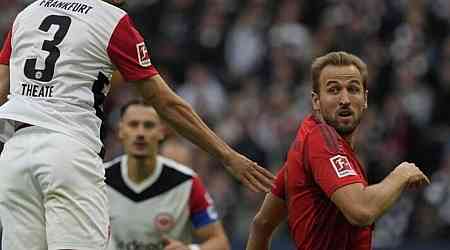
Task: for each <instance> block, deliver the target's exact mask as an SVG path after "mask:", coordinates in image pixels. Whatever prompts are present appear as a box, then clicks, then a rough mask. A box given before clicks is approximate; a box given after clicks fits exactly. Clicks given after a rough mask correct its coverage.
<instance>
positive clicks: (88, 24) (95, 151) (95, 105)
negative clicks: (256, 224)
mask: <svg viewBox="0 0 450 250" xmlns="http://www.w3.org/2000/svg"><path fill="white" fill-rule="evenodd" d="M118 2H123V1H120V0H119V1H118ZM114 70H118V71H120V73H121V74H122V76H123V77H124V78H125V80H127V81H128V82H130V83H131V84H133V85H135V86H136V87H137V88H138V90H139V92H140V93H141V94H142V96H143V98H144V100H145V101H146V102H147V103H150V104H152V105H153V106H154V107H155V109H156V111H157V112H158V113H159V115H160V117H161V118H162V119H163V120H165V121H167V122H168V123H169V124H170V125H171V126H172V127H174V128H175V129H176V130H177V131H178V132H179V133H180V134H182V135H184V136H185V137H187V138H188V139H190V140H191V141H192V142H194V143H195V144H197V145H198V146H200V147H201V148H202V149H204V150H206V151H207V152H209V153H210V154H211V155H213V156H215V157H217V158H218V159H219V160H220V161H221V162H222V163H223V165H224V166H226V167H227V169H228V170H230V172H231V173H232V174H233V175H234V176H235V177H237V178H238V179H239V180H241V182H242V183H243V184H244V185H246V186H247V187H249V188H250V189H252V190H254V191H268V190H269V189H270V187H271V185H272V180H273V178H274V177H273V175H272V174H270V173H269V172H268V171H266V170H265V169H263V168H261V167H259V166H258V165H257V164H256V163H254V162H252V161H251V160H249V159H247V158H246V157H244V156H242V155H240V154H239V153H237V152H236V151H234V150H233V149H231V148H230V147H229V146H228V145H227V144H226V143H224V142H223V141H222V140H221V139H219V138H218V137H217V136H216V135H215V134H214V133H213V132H212V131H211V130H210V129H209V128H208V127H207V126H206V125H205V124H204V123H203V121H202V120H201V119H200V118H199V117H198V115H196V113H195V112H194V111H193V110H192V108H191V107H190V106H189V105H188V104H186V102H185V101H184V100H182V99H181V98H180V97H178V96H177V95H176V94H174V92H173V91H172V90H171V89H170V88H169V87H168V86H167V84H166V83H165V81H164V80H163V79H162V78H161V77H160V76H159V74H158V72H157V70H156V69H155V67H154V66H153V65H152V64H151V62H150V56H149V51H148V50H147V48H146V46H145V44H144V40H143V38H142V36H141V35H140V34H139V32H138V31H137V30H136V29H135V28H134V26H133V23H132V21H131V20H130V18H129V16H128V15H127V13H126V12H125V11H123V10H121V9H120V8H118V7H116V6H114V5H112V4H110V3H108V2H106V1H101V0H37V1H35V2H33V3H31V4H30V5H29V6H27V7H26V8H25V9H24V10H23V11H21V12H20V13H19V14H18V15H17V17H16V18H15V20H14V22H13V25H12V27H11V31H10V32H9V33H8V35H7V38H6V40H5V42H4V45H3V48H2V50H1V52H0V103H3V105H2V106H1V107H0V134H1V139H2V140H3V141H6V143H5V146H4V149H3V151H2V153H1V156H0V167H1V171H0V218H1V221H2V224H3V239H2V244H3V249H6V250H44V249H50V250H57V249H58V250H60V249H72V250H91V249H92V250H99V249H105V247H106V245H107V241H108V228H109V216H108V213H107V207H108V205H107V197H106V186H105V183H104V167H103V162H102V159H101V156H100V155H102V151H103V150H102V142H101V137H102V134H103V133H102V129H101V125H102V119H103V118H104V117H103V116H104V115H103V109H102V105H103V101H104V99H105V96H106V94H107V93H108V89H109V87H110V85H109V79H110V77H111V74H112V72H113V71H114Z"/></svg>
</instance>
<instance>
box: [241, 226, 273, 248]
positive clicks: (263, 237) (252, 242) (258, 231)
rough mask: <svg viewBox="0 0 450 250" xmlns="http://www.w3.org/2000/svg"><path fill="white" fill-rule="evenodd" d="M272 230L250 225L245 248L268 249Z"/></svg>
mask: <svg viewBox="0 0 450 250" xmlns="http://www.w3.org/2000/svg"><path fill="white" fill-rule="evenodd" d="M272 232H273V231H272V230H267V229H264V228H263V227H257V226H255V225H252V228H251V230H250V234H249V236H248V241H247V248H246V250H268V249H269V246H270V241H271V239H272Z"/></svg>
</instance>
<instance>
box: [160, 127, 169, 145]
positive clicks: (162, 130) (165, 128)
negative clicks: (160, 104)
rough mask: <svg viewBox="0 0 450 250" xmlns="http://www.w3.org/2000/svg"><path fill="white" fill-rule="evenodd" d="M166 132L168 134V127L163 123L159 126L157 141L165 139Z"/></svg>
mask: <svg viewBox="0 0 450 250" xmlns="http://www.w3.org/2000/svg"><path fill="white" fill-rule="evenodd" d="M168 134H169V129H168V128H167V127H166V126H165V125H161V126H160V127H159V132H158V142H161V141H163V140H164V139H166V137H167V135H168Z"/></svg>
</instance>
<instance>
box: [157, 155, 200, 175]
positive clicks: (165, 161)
mask: <svg viewBox="0 0 450 250" xmlns="http://www.w3.org/2000/svg"><path fill="white" fill-rule="evenodd" d="M157 159H158V161H159V162H160V163H161V165H162V166H163V167H164V168H168V169H170V170H171V171H175V172H178V173H179V174H182V175H187V176H190V177H194V176H197V173H195V172H194V170H192V169H191V168H190V167H188V166H186V165H183V164H181V163H179V162H176V161H174V160H172V159H169V158H167V157H164V156H162V155H158V158H157Z"/></svg>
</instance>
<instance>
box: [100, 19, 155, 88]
mask: <svg viewBox="0 0 450 250" xmlns="http://www.w3.org/2000/svg"><path fill="white" fill-rule="evenodd" d="M108 55H109V57H110V59H111V61H112V62H113V64H114V65H115V66H116V67H117V69H118V70H119V71H120V73H121V74H122V76H123V78H124V79H125V80H126V81H136V80H143V79H146V78H149V77H152V76H154V75H156V74H158V71H157V70H156V69H155V67H154V66H153V65H152V64H151V62H150V55H149V51H148V50H147V47H146V46H145V43H144V38H143V37H142V36H141V34H140V33H139V31H137V30H136V28H135V26H134V24H133V21H132V20H131V19H130V17H129V16H128V15H125V16H124V17H123V18H122V19H121V20H120V21H119V23H118V24H117V26H116V28H115V29H114V31H113V34H112V36H111V39H110V41H109V44H108Z"/></svg>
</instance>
